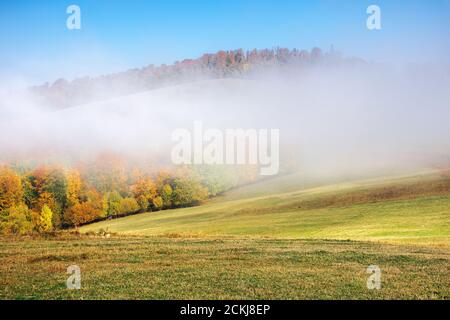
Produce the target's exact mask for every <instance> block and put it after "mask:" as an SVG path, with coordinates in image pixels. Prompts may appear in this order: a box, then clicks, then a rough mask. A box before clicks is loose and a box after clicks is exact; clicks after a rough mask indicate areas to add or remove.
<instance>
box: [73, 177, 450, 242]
mask: <svg viewBox="0 0 450 320" xmlns="http://www.w3.org/2000/svg"><path fill="white" fill-rule="evenodd" d="M298 179H299V176H298V175H292V176H290V177H282V178H278V179H275V180H267V181H265V182H260V183H259V184H256V185H254V186H247V187H242V188H241V189H237V190H235V191H233V193H242V194H252V192H253V193H258V192H257V190H262V189H264V190H266V194H265V195H256V196H249V197H244V198H240V199H236V198H233V197H231V198H227V196H224V197H222V198H219V199H216V200H214V201H211V202H210V203H207V204H205V205H202V206H199V207H193V208H184V209H177V210H167V211H161V212H150V213H145V214H140V215H136V216H130V217H126V218H122V219H117V220H110V221H103V222H100V223H96V224H93V225H88V226H84V227H82V228H81V231H82V232H89V231H98V230H100V229H104V230H106V229H107V230H109V231H111V232H118V233H121V234H135V235H169V236H174V237H177V236H180V237H189V236H194V237H195V236H239V237H243V236H244V237H247V236H249V237H273V238H292V239H341V240H346V239H351V240H371V241H388V242H405V243H424V244H425V243H427V244H440V245H448V243H449V240H450V227H449V223H450V177H448V176H444V175H441V174H439V173H437V172H432V171H428V172H421V173H417V174H414V175H406V176H396V177H390V178H377V179H368V180H362V181H356V182H346V183H338V184H332V185H324V186H320V187H313V188H303V189H302V188H298V189H297V190H294V191H289V192H281V193H278V194H273V195H269V194H268V193H270V192H271V190H273V189H276V187H277V185H279V184H281V183H284V184H287V182H290V184H291V185H292V184H294V183H295V181H299V180H298ZM261 183H263V184H264V185H263V186H262V185H261ZM288 185H289V184H288Z"/></svg>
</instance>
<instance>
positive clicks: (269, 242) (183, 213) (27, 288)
mask: <svg viewBox="0 0 450 320" xmlns="http://www.w3.org/2000/svg"><path fill="white" fill-rule="evenodd" d="M296 179H297V177H296V176H295V175H294V176H291V177H281V178H279V180H278V181H277V180H272V181H270V180H269V181H264V182H261V183H259V184H254V185H249V186H246V187H242V188H240V189H236V190H234V191H231V192H229V193H226V194H225V195H223V196H221V197H218V198H216V199H213V200H211V201H210V202H208V203H206V204H204V205H202V206H199V207H192V208H184V209H176V210H165V211H158V212H149V213H144V214H138V215H134V216H128V217H125V218H120V219H115V220H108V221H102V222H99V223H95V224H91V225H86V226H83V227H81V228H80V229H79V230H77V231H76V232H74V231H73V230H72V231H70V232H60V233H56V234H54V235H48V236H46V237H25V238H24V237H21V238H11V237H10V238H1V239H0V298H1V299H449V298H450V286H449V283H450V263H449V262H450V241H449V240H450V178H449V176H448V175H445V174H442V173H439V172H435V171H424V172H419V173H416V174H410V175H404V176H395V177H388V178H374V179H366V180H358V181H353V182H346V183H337V184H327V185H322V186H309V187H299V186H298V185H297V186H296V185H295V180H296ZM271 186H273V187H271ZM70 265H78V266H79V267H80V269H81V289H80V290H67V289H66V283H65V281H66V279H67V277H68V275H67V272H66V270H67V267H68V266H70ZM370 265H377V266H379V267H380V269H381V279H382V287H381V289H380V290H369V289H368V288H367V285H366V283H367V279H368V277H369V276H370V274H368V273H367V268H368V266H370Z"/></svg>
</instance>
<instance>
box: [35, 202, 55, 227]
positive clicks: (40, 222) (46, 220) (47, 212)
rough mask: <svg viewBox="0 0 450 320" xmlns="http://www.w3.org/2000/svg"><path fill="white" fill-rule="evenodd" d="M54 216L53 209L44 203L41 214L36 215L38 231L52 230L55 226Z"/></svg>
mask: <svg viewBox="0 0 450 320" xmlns="http://www.w3.org/2000/svg"><path fill="white" fill-rule="evenodd" d="M52 218H53V212H52V210H51V209H50V208H49V207H48V206H47V205H44V206H43V207H42V210H41V212H40V214H38V215H37V217H36V221H35V229H36V231H38V232H41V233H42V232H48V231H51V230H52V228H53V224H52Z"/></svg>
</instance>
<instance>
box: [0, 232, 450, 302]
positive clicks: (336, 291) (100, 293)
mask: <svg viewBox="0 0 450 320" xmlns="http://www.w3.org/2000/svg"><path fill="white" fill-rule="evenodd" d="M0 261H1V263H0V279H1V280H0V281H1V283H0V298H2V299H6V298H8V299H313V298H314V299H449V298H450V289H449V286H448V284H449V281H450V278H449V272H450V268H449V255H448V251H447V250H446V249H443V248H431V247H417V246H405V245H401V246H399V245H389V244H381V243H367V242H353V241H332V240H281V239H278V240H272V239H170V238H154V237H114V236H113V237H112V238H109V239H96V238H87V237H86V236H84V237H81V238H75V239H70V238H69V239H67V240H61V239H56V240H42V239H41V240H26V241H23V240H22V241H12V240H2V241H1V247H0ZM72 264H76V265H78V266H80V268H81V287H82V289H81V290H67V289H66V287H65V281H66V279H67V277H68V275H67V274H66V269H67V267H68V266H69V265H72ZM372 264H376V265H378V266H379V267H380V268H381V271H382V288H381V289H380V290H368V289H367V287H366V281H367V277H368V276H369V274H367V273H366V269H367V267H368V266H369V265H372Z"/></svg>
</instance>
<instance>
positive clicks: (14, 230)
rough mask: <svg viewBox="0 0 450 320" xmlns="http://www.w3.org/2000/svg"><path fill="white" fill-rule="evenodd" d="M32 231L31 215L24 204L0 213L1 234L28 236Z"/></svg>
mask: <svg viewBox="0 0 450 320" xmlns="http://www.w3.org/2000/svg"><path fill="white" fill-rule="evenodd" d="M32 231H33V213H32V211H31V210H30V209H28V207H27V206H26V205H24V204H21V205H18V206H14V207H11V208H9V209H6V210H3V211H2V212H1V213H0V232H1V233H2V234H28V233H31V232H32Z"/></svg>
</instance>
